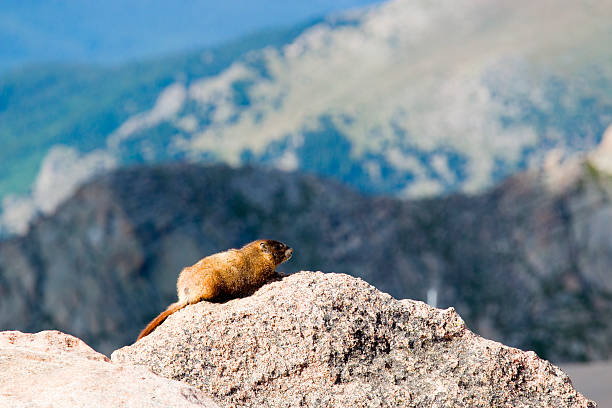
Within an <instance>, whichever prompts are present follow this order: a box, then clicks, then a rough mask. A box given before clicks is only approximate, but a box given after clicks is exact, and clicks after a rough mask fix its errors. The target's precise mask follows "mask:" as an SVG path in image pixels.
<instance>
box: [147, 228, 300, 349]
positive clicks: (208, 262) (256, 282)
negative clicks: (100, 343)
mask: <svg viewBox="0 0 612 408" xmlns="http://www.w3.org/2000/svg"><path fill="white" fill-rule="evenodd" d="M292 254H293V249H291V248H289V247H288V246H287V245H285V244H283V243H282V242H279V241H274V240H268V239H260V240H257V241H253V242H251V243H249V244H246V245H245V246H243V247H242V248H240V249H229V250H227V251H224V252H219V253H217V254H214V255H210V256H207V257H206V258H202V259H200V260H199V261H198V262H197V263H196V264H195V265H193V266H188V267H186V268H183V270H182V271H181V273H180V275H179V277H178V281H177V282H176V290H177V293H178V299H179V300H178V302H175V303H173V304H171V305H170V306H168V308H167V309H166V310H165V311H163V312H162V313H160V314H159V316H157V317H156V318H155V319H153V320H152V321H151V323H149V324H148V325H147V327H145V328H144V329H143V331H142V332H140V334H139V335H138V338H137V339H136V341H138V340H140V339H142V338H143V337H145V336H146V335H148V334H149V333H151V332H152V331H153V330H155V328H156V327H157V326H159V325H160V324H162V323H163V321H164V320H166V318H167V317H168V316H170V315H171V314H172V313H174V312H176V311H178V310H180V309H182V308H183V307H185V306H187V305H188V304H192V303H197V302H199V301H201V300H222V299H229V298H233V297H239V296H242V295H246V294H248V293H249V292H251V291H253V290H255V289H257V288H258V287H260V286H261V285H263V284H264V283H266V281H267V280H268V279H270V278H271V277H272V275H274V269H275V268H276V267H277V266H278V265H280V264H281V263H283V262H285V261H286V260H288V259H289V258H291V255H292Z"/></svg>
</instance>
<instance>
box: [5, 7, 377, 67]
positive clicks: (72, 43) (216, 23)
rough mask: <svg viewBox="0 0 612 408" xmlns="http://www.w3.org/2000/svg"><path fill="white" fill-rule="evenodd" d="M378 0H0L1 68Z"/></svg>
mask: <svg viewBox="0 0 612 408" xmlns="http://www.w3.org/2000/svg"><path fill="white" fill-rule="evenodd" d="M376 1H377V0H336V1H324V0H311V1H301V2H293V1H279V0H267V1H265V2H250V1H240V0H226V1H223V2H219V1H212V0H188V1H187V0H179V1H173V2H167V1H163V0H146V1H143V0H130V1H129V2H125V1H118V0H107V1H105V2H98V1H93V0H78V1H44V2H41V1H34V0H3V1H2V2H0V69H6V68H7V67H16V66H19V65H23V64H24V63H41V62H68V63H76V62H78V63H101V64H105V65H110V64H117V63H118V62H125V61H126V60H134V59H136V58H143V57H151V56H155V55H160V54H168V53H177V52H184V51H186V50H190V49H195V48H200V47H203V46H211V45H217V44H219V43H221V42H225V41H229V40H234V39H236V38H237V37H240V36H243V35H246V34H248V33H250V32H254V31H257V30H261V29H264V28H270V27H281V26H284V27H288V26H291V25H294V24H297V23H299V22H300V21H303V20H307V19H311V18H315V17H320V16H323V15H325V14H328V13H330V12H334V11H339V10H345V9H347V8H351V7H359V6H364V5H367V4H370V3H374V2H376ZM378 1H380V0H378Z"/></svg>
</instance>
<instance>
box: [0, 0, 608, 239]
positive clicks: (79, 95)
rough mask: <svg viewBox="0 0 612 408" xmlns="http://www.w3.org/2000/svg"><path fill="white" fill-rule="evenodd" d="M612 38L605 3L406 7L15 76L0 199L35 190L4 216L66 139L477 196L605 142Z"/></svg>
mask: <svg viewBox="0 0 612 408" xmlns="http://www.w3.org/2000/svg"><path fill="white" fill-rule="evenodd" d="M610 34H612V2H610V1H595V0H590V1H587V2H586V3H585V2H581V3H577V2H573V1H569V0H563V1H561V2H559V1H553V0H545V1H540V2H528V1H526V0H521V1H519V2H516V1H513V2H510V1H501V2H483V1H480V0H461V1H458V2H452V3H431V2H427V1H421V0H395V1H391V2H387V3H384V4H381V5H379V6H376V7H373V8H371V9H367V10H362V11H353V12H351V13H348V14H345V15H342V16H335V17H334V18H330V19H327V20H325V21H318V22H312V23H310V24H305V25H303V26H300V27H295V29H294V30H290V31H278V32H274V33H266V34H262V35H260V36H256V37H246V38H245V39H244V41H240V42H236V43H234V44H230V45H228V46H227V47H221V48H218V49H216V50H212V51H204V52H200V53H196V54H193V55H190V56H186V57H181V58H179V57H177V58H174V59H163V60H159V61H152V62H148V63H147V62H144V63H142V64H133V65H129V66H127V67H124V68H117V69H113V70H94V69H87V68H72V69H66V68H57V69H55V70H51V69H49V68H40V69H38V70H32V71H28V72H18V73H14V74H12V75H11V76H5V77H4V79H3V80H0V87H1V89H2V90H3V92H2V94H3V95H5V96H4V97H3V98H0V106H1V107H2V111H1V112H0V139H1V140H3V141H4V140H7V141H9V142H8V143H7V144H6V146H7V148H6V149H5V150H4V151H3V152H0V176H2V177H0V196H6V195H7V194H9V193H24V192H26V191H28V189H31V190H33V191H34V195H35V197H34V201H33V202H32V201H27V200H26V201H23V200H20V199H17V198H14V197H13V198H12V199H10V200H9V201H7V202H6V203H5V211H6V208H7V206H8V207H10V208H11V209H12V211H17V212H21V213H25V212H27V209H30V210H31V211H30V212H33V211H34V212H35V211H43V212H45V211H44V210H43V209H42V205H41V200H40V199H39V198H36V194H37V187H36V186H37V185H38V182H34V180H35V175H36V173H37V171H38V170H39V169H40V168H41V163H46V162H45V161H44V157H47V158H48V157H49V156H46V155H50V156H51V157H52V158H53V160H52V162H53V163H57V161H58V158H59V157H60V156H61V155H58V154H57V152H55V151H53V149H52V148H53V146H55V145H56V144H66V145H68V146H69V147H71V148H73V149H76V150H75V151H72V153H71V154H67V155H65V157H67V158H69V161H73V160H74V157H75V155H76V154H84V155H87V154H89V153H90V152H92V151H93V152H95V154H96V157H102V156H104V157H105V159H104V160H103V163H106V164H105V166H107V167H112V166H114V165H121V164H126V163H139V162H149V163H158V162H164V161H169V160H171V161H174V160H189V161H198V162H226V163H230V164H232V165H241V164H257V165H267V166H273V167H278V168H281V169H285V170H301V171H305V172H309V173H314V174H318V175H321V176H324V177H331V178H335V179H336V180H340V181H342V182H344V183H346V184H348V185H351V186H353V187H355V188H357V189H359V190H360V191H363V192H367V193H384V194H393V195H396V196H399V197H412V198H414V197H424V196H435V195H439V194H447V193H450V192H454V191H464V192H468V193H476V192H479V191H482V190H483V189H484V188H486V187H488V186H491V185H492V183H494V182H496V181H499V180H501V179H503V178H504V177H506V176H508V175H509V174H512V173H513V172H516V171H518V170H521V169H526V168H529V167H530V166H532V165H535V166H536V167H537V166H538V165H541V164H542V163H543V162H544V161H545V160H547V157H548V155H549V154H551V152H553V154H554V155H560V156H562V157H570V156H572V155H574V154H576V153H577V152H584V151H586V150H589V149H591V148H593V147H594V146H596V144H597V143H598V142H599V140H600V139H599V138H600V135H601V133H602V132H603V130H604V129H605V128H606V126H607V125H608V124H609V123H610V122H612V64H611V63H610V62H611V61H612V48H611V47H609V46H607V42H606V41H605V39H607V38H610ZM32 146H36V148H32ZM50 149H51V150H50ZM83 160H84V162H87V163H95V166H98V165H99V164H100V162H99V161H98V160H89V159H87V158H83ZM55 167H56V166H48V165H47V166H45V164H43V165H42V168H43V169H49V168H55ZM57 167H58V168H60V169H61V168H68V169H71V168H72V166H69V165H64V164H61V163H60V165H59V166H57ZM96 168H97V167H96ZM89 173H90V172H88V171H85V170H83V174H85V175H87V174H89ZM91 173H95V172H91ZM83 174H79V175H77V176H76V179H78V180H82V179H86V178H87V177H84V176H83ZM41 177H44V178H46V179H47V180H49V179H50V177H49V176H48V174H41ZM58 179H59V180H62V182H65V180H66V179H67V177H66V176H63V175H61V174H58ZM47 184H48V183H47ZM57 184H60V183H59V182H58V183H57ZM77 184H78V183H76V182H75V183H74V185H77ZM32 185H34V187H32V188H31V187H30V186H32ZM52 190H54V191H55V190H57V189H52ZM39 195H40V194H39ZM42 197H43V199H42V202H43V203H44V202H46V201H48V200H46V199H45V198H44V197H45V195H44V194H42ZM56 201H58V202H59V201H60V200H56ZM11 218H12V217H11ZM24 225H25V223H24V222H22V223H21V225H20V226H7V227H6V228H7V229H8V230H17V231H23V230H24Z"/></svg>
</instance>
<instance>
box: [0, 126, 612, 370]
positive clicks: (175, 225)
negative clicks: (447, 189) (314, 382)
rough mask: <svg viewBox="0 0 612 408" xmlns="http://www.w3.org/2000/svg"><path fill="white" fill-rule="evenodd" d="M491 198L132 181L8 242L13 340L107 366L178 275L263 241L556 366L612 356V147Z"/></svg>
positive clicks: (195, 177)
mask: <svg viewBox="0 0 612 408" xmlns="http://www.w3.org/2000/svg"><path fill="white" fill-rule="evenodd" d="M607 140H608V142H609V143H608V146H607V148H606V149H607V150H606V149H604V150H600V151H598V153H597V154H594V155H592V156H591V157H590V158H589V159H588V160H570V161H569V162H566V163H563V164H554V163H549V164H548V166H547V167H546V168H545V169H543V170H540V171H535V170H533V171H530V172H527V173H523V174H520V175H517V176H514V177H512V178H510V179H508V180H507V181H505V182H504V183H503V184H501V185H500V186H499V187H496V188H495V189H493V190H491V191H489V192H487V193H484V194H480V195H474V196H466V195H461V194H455V195H451V196H449V197H446V198H436V199H427V200H418V201H403V200H398V199H392V198H383V197H367V196H364V195H361V194H359V193H357V192H356V191H353V190H351V189H348V188H346V187H343V186H341V185H339V184H337V183H335V182H333V181H323V180H319V179H316V178H314V177H311V176H304V175H299V174H296V173H286V172H279V171H277V170H263V169H257V168H252V167H246V168H240V169H232V168H229V167H226V166H218V165H216V166H210V167H202V166H199V165H187V164H174V165H164V166H154V167H144V166H139V167H134V168H129V169H120V170H117V171H115V172H112V173H109V174H106V175H104V176H101V177H100V178H98V179H96V180H95V181H93V182H91V183H88V184H86V185H85V186H83V187H81V188H80V189H79V190H78V191H77V193H76V194H75V195H74V196H73V197H71V198H70V199H69V200H68V201H66V202H65V203H63V204H61V205H60V207H59V209H58V210H57V213H55V214H54V215H52V216H48V217H43V218H41V219H39V220H38V221H37V222H36V223H35V224H34V225H33V226H32V228H31V229H30V231H29V232H28V234H27V235H26V236H24V237H19V238H12V239H10V240H5V241H3V242H0V293H1V296H0V310H5V311H10V313H3V314H1V315H0V329H19V330H26V331H35V330H40V329H43V328H55V329H59V330H62V331H65V332H68V333H71V334H74V335H77V336H79V337H82V338H83V339H84V340H85V341H86V342H87V343H88V344H91V345H92V346H93V347H94V348H96V349H98V350H101V351H103V352H109V351H110V350H113V349H115V348H117V347H118V346H121V345H123V344H127V343H129V342H131V341H133V340H134V338H135V336H136V335H137V333H138V331H139V330H140V329H141V328H142V327H143V326H144V324H145V323H146V322H147V321H148V320H149V319H150V318H152V317H153V316H154V315H155V314H157V313H158V312H159V311H160V310H162V309H163V308H165V306H166V305H167V304H169V303H170V302H172V301H174V299H175V297H176V293H175V283H176V278H177V274H178V272H179V271H180V269H181V268H182V267H183V266H186V265H189V264H192V263H193V262H195V261H196V260H198V259H199V258H200V257H202V256H204V255H207V254H210V253H213V252H216V251H219V250H222V249H227V248H228V247H237V246H240V245H241V244H243V243H245V242H248V241H250V240H252V239H255V238H258V237H270V238H275V239H280V240H283V241H285V242H287V243H289V244H290V245H291V246H292V247H293V248H295V254H294V257H293V259H292V261H291V262H289V263H287V264H283V265H282V267H281V268H280V270H281V271H285V272H293V271H297V270H300V269H312V270H322V271H334V272H344V273H350V274H355V275H357V276H360V277H362V278H363V279H365V280H366V281H368V282H370V283H372V284H374V285H375V286H376V287H378V288H380V289H381V290H384V291H386V292H389V293H391V294H392V295H394V296H395V297H398V298H404V297H410V298H413V299H421V300H428V301H429V302H430V303H434V304H437V306H439V307H446V306H455V307H456V308H457V310H458V311H459V312H460V314H461V315H462V316H463V317H464V318H465V319H466V322H467V324H468V326H469V327H470V328H472V329H473V330H475V331H477V332H479V333H482V334H483V335H484V336H486V337H488V338H495V339H499V340H503V341H504V342H506V343H508V344H510V345H513V346H517V347H520V348H523V349H531V350H535V351H537V353H538V354H539V355H540V356H542V357H544V358H547V359H552V360H556V361H564V360H589V359H606V358H609V357H611V356H612V347H611V345H612V341H611V340H612V324H611V323H612V303H611V301H610V300H611V299H612V285H611V282H612V279H610V273H611V272H610V271H611V269H610V265H612V162H611V160H610V158H611V157H612V154H611V151H612V137H610V138H609V139H607Z"/></svg>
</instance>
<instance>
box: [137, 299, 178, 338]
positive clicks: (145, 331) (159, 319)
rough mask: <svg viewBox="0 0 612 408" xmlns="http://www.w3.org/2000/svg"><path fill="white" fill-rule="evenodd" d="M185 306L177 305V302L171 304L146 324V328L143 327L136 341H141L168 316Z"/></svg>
mask: <svg viewBox="0 0 612 408" xmlns="http://www.w3.org/2000/svg"><path fill="white" fill-rule="evenodd" d="M185 306H187V303H179V302H176V303H173V304H171V305H170V306H168V308H167V309H166V310H164V311H163V312H161V313H160V314H159V315H158V316H157V317H156V318H155V319H153V320H151V323H149V324H147V327H145V328H144V329H143V330H142V331H141V332H140V334H139V335H138V338H137V339H136V341H138V340H140V339H142V338H143V337H145V336H148V335H149V334H150V333H151V332H152V331H153V330H155V328H156V327H157V326H159V325H160V324H162V323H163V322H164V320H166V318H167V317H168V316H170V315H171V314H172V313H174V312H176V311H177V310H180V309H182V308H184V307H185Z"/></svg>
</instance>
